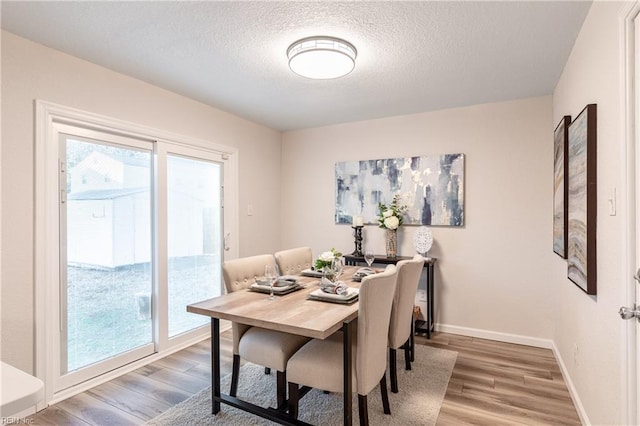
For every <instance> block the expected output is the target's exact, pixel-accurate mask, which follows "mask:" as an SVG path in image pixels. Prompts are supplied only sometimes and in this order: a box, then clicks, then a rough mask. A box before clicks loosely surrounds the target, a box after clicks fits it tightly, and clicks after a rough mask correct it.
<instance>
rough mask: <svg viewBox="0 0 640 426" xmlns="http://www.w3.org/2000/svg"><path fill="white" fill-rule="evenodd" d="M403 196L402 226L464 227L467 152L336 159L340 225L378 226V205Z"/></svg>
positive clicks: (337, 210)
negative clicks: (356, 221)
mask: <svg viewBox="0 0 640 426" xmlns="http://www.w3.org/2000/svg"><path fill="white" fill-rule="evenodd" d="M396 193H398V194H400V195H401V197H402V198H401V199H402V204H404V205H406V206H407V207H408V210H407V214H406V215H405V217H404V225H430V226H464V154H445V155H439V156H432V157H404V158H389V159H381V160H361V161H347V162H341V163H336V211H335V221H336V223H346V224H351V223H352V218H353V216H362V217H363V218H364V222H365V223H366V224H377V220H376V218H377V215H378V203H383V204H388V203H390V202H391V200H392V198H393V196H394V194H396Z"/></svg>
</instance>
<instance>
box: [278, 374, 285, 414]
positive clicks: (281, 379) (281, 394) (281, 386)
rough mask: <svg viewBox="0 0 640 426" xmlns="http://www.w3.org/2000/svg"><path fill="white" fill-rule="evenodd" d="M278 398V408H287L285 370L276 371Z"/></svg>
mask: <svg viewBox="0 0 640 426" xmlns="http://www.w3.org/2000/svg"><path fill="white" fill-rule="evenodd" d="M276 389H277V391H276V395H277V396H276V398H277V401H278V410H280V411H286V410H287V373H286V372H284V371H276Z"/></svg>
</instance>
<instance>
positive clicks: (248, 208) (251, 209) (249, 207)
mask: <svg viewBox="0 0 640 426" xmlns="http://www.w3.org/2000/svg"><path fill="white" fill-rule="evenodd" d="M247 216H253V204H248V205H247Z"/></svg>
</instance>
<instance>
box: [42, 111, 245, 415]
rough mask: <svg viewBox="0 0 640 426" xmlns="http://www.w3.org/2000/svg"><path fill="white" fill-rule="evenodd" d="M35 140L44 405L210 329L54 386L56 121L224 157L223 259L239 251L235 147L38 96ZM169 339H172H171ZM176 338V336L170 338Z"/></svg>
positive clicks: (163, 353) (159, 355) (174, 348)
mask: <svg viewBox="0 0 640 426" xmlns="http://www.w3.org/2000/svg"><path fill="white" fill-rule="evenodd" d="M35 110H36V126H35V127H36V129H35V130H36V138H35V139H36V140H35V212H34V213H35V218H34V231H35V232H34V233H35V242H34V245H35V253H34V254H35V256H34V257H35V261H34V277H35V325H36V330H35V339H36V341H35V351H36V353H35V359H36V365H35V373H36V376H37V377H38V378H40V379H41V380H43V382H44V383H45V398H44V400H43V402H41V403H39V404H38V406H37V409H38V410H40V409H43V408H46V407H47V406H48V405H49V404H52V403H55V402H58V401H61V400H63V399H66V398H68V397H70V396H72V395H74V394H77V393H80V392H83V391H85V390H87V389H89V388H91V387H94V386H96V385H98V384H100V383H104V382H106V381H108V380H111V379H113V378H114V377H117V376H119V375H122V374H125V373H127V372H129V371H132V370H134V369H136V368H139V367H140V366H142V365H145V364H148V363H150V362H153V361H155V360H156V359H159V358H162V357H164V356H166V355H168V354H170V353H171V352H175V351H177V350H180V349H182V348H183V347H185V346H188V345H190V344H193V343H195V342H196V341H198V340H202V339H204V338H206V337H208V335H209V330H208V329H207V330H206V333H203V334H202V335H200V336H198V337H197V338H194V339H191V340H188V339H180V341H179V344H176V345H174V346H171V348H170V349H167V348H166V347H165V343H166V342H163V341H161V340H160V339H157V341H158V348H157V349H158V351H157V353H156V354H154V355H152V356H149V357H146V358H144V359H141V360H138V361H135V362H133V363H131V364H128V365H126V366H124V367H121V368H119V369H116V370H113V371H111V372H109V373H107V374H104V375H102V376H99V377H96V378H94V379H90V380H88V381H86V382H83V383H81V384H79V385H77V386H73V387H71V388H68V389H64V390H62V391H59V392H55V388H54V377H55V362H54V361H53V360H54V359H57V358H58V355H59V354H56V353H53V351H54V349H53V348H56V347H58V345H57V344H56V342H55V341H54V339H55V338H56V336H57V333H55V332H54V331H55V330H54V328H55V327H56V326H57V324H58V318H56V313H57V309H54V306H52V304H51V302H52V301H55V300H57V290H56V288H57V287H56V286H57V284H58V277H59V274H58V272H59V245H58V244H59V236H58V229H59V221H58V217H59V214H58V208H59V204H58V191H59V190H58V158H59V150H58V147H59V146H58V144H59V142H58V140H57V137H56V134H57V131H56V130H55V125H56V124H69V125H75V126H80V127H85V128H89V129H91V128H93V129H96V130H100V131H105V132H109V133H113V134H116V135H117V134H121V135H125V136H130V137H134V138H138V139H142V140H150V141H155V142H159V143H160V142H167V143H171V144H174V145H179V146H183V147H184V148H187V149H195V150H200V151H206V152H209V153H215V154H219V155H220V158H222V159H223V161H224V167H223V173H224V176H223V181H224V189H223V205H224V209H223V220H224V229H223V235H224V237H225V238H224V240H225V243H224V244H225V247H224V250H225V251H224V259H232V258H236V257H238V212H239V205H238V150H237V148H233V147H229V146H225V145H221V144H217V143H212V142H208V141H204V140H200V139H195V138H191V137H187V136H183V135H178V134H174V133H171V132H167V131H163V130H158V129H154V128H151V127H146V126H141V125H138V124H134V123H130V122H127V121H123V120H118V119H114V118H110V117H106V116H102V115H98V114H94V113H90V112H86V111H82V110H78V109H75V108H70V107H66V106H63V105H58V104H55V103H51V102H47V101H42V100H36V101H35ZM172 340H173V339H172ZM173 343H176V342H173Z"/></svg>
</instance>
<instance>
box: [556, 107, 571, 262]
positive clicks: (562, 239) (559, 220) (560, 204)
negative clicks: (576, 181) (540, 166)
mask: <svg viewBox="0 0 640 426" xmlns="http://www.w3.org/2000/svg"><path fill="white" fill-rule="evenodd" d="M570 123H571V116H570V115H565V116H564V117H562V120H561V121H560V124H558V126H557V127H556V130H555V131H554V132H553V251H554V252H555V253H557V254H558V255H559V256H560V257H561V258H563V259H566V258H567V231H568V227H567V222H568V219H569V211H568V210H567V198H568V196H569V191H568V190H567V189H568V188H567V184H568V182H569V180H568V179H565V176H564V174H565V170H567V168H568V166H567V164H568V162H569V156H568V155H567V150H568V149H569V124H570Z"/></svg>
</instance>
